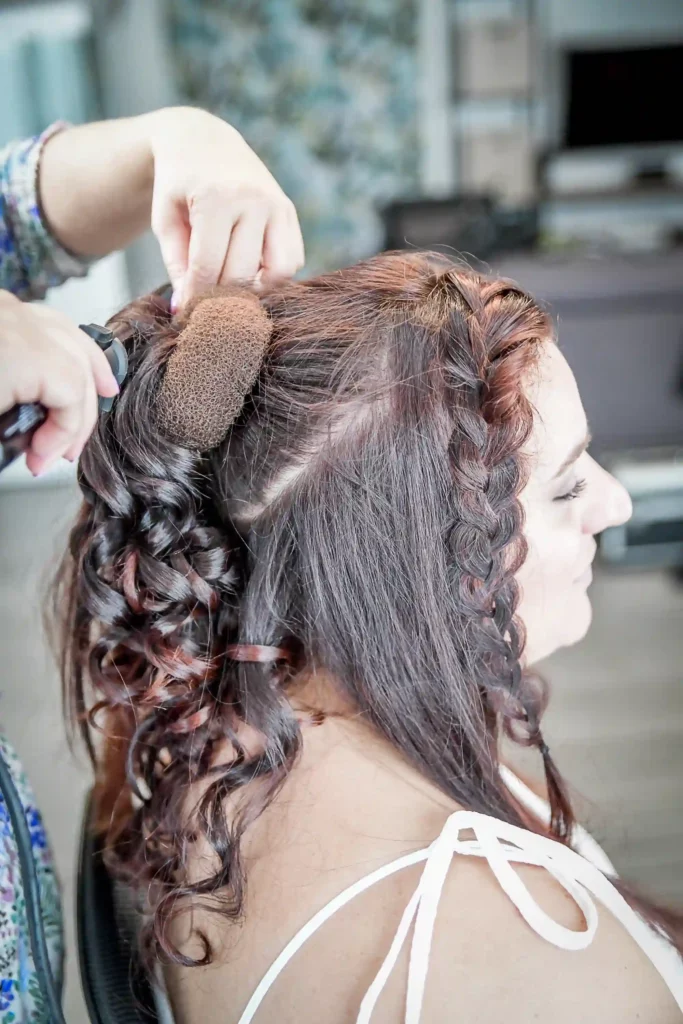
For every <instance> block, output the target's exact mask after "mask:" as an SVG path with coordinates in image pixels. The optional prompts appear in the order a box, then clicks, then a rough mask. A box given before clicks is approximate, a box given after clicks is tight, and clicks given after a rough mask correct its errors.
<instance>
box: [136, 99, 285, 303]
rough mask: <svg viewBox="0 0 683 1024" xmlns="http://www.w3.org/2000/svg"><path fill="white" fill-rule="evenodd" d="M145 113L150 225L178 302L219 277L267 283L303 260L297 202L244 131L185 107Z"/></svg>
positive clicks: (220, 281) (181, 301)
mask: <svg viewBox="0 0 683 1024" xmlns="http://www.w3.org/2000/svg"><path fill="white" fill-rule="evenodd" d="M146 117H147V118H148V123H149V126H150V146H151V150H152V156H153V159H154V191H153V199H152V229H153V231H154V233H155V234H156V236H157V238H158V240H159V244H160V245H161V251H162V255H163V258H164V262H165V263H166V267H167V270H168V273H169V276H170V278H171V281H172V283H173V286H174V289H175V292H176V302H177V304H178V305H182V304H183V303H184V302H186V301H187V300H188V299H190V298H191V297H192V296H193V295H195V294H197V293H198V292H201V291H204V290H206V289H207V288H209V287H211V286H212V285H215V284H226V283H228V282H229V281H233V280H250V281H256V282H257V283H259V282H260V283H261V284H263V285H268V284H271V283H273V281H276V280H278V279H283V278H287V277H291V276H292V275H293V274H295V273H296V271H297V270H299V269H300V268H301V267H302V266H303V263H304V246H303V240H302V237H301V230H300V228H299V221H298V219H297V215H296V210H295V209H294V205H293V203H292V202H291V200H290V199H288V198H287V196H286V195H285V194H284V192H283V191H282V189H281V188H280V186H279V185H278V183H277V182H276V181H275V179H274V178H273V176H272V174H271V173H270V171H269V170H268V169H267V168H266V166H265V165H264V164H263V163H262V162H261V160H259V158H258V157H257V156H256V154H255V153H254V152H253V150H252V149H250V148H249V146H248V145H247V143H246V142H245V141H244V139H243V138H242V136H241V135H240V134H239V132H238V131H236V129H234V128H232V127H231V126H230V125H229V124H226V123H225V122H224V121H221V120H220V119H219V118H217V117H214V116H213V115H211V114H208V113H206V112H205V111H203V110H194V109H191V108H185V107H178V108H170V109H167V110H159V111H155V112H154V113H153V114H149V115H146ZM257 275H258V278H257Z"/></svg>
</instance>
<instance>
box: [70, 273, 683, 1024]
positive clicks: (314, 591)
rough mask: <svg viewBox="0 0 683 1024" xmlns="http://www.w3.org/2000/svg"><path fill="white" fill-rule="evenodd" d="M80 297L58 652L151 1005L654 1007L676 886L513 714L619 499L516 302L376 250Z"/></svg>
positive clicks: (206, 1015) (456, 1009)
mask: <svg viewBox="0 0 683 1024" xmlns="http://www.w3.org/2000/svg"><path fill="white" fill-rule="evenodd" d="M110 326H111V327H112V329H114V330H115V331H116V333H117V334H118V335H119V336H120V337H122V338H124V339H126V344H127V346H128V350H129V357H130V373H129V377H128V380H127V382H126V383H125V384H124V386H123V388H122V391H121V395H120V397H119V398H118V399H117V402H116V404H115V406H114V409H113V411H112V413H111V414H109V415H108V417H106V418H102V419H101V421H100V424H99V427H98V429H97V431H96V433H95V434H94V435H93V437H92V439H91V440H90V441H89V443H88V445H87V446H86V449H85V451H84V453H83V456H82V460H81V468H80V479H81V487H82V490H83V495H84V504H83V508H82V511H81V514H80V517H79V520H78V522H77V524H76V526H75V527H74V530H73V533H72V537H71V544H70V554H69V555H68V557H67V559H66V562H65V564H64V566H63V568H62V570H61V574H60V578H59V581H58V589H57V608H58V610H59V612H60V614H61V616H62V627H61V628H62V637H63V652H62V654H63V660H62V667H63V674H64V684H65V692H66V697H67V699H68V702H69V707H70V709H71V713H72V716H73V719H74V721H76V722H78V723H80V725H81V727H82V728H83V730H84V731H85V733H86V735H88V736H89V738H90V740H91V749H92V750H93V756H94V758H95V763H96V768H97V778H98V794H99V795H98V815H99V825H100V827H102V828H103V829H104V830H105V831H106V832H107V836H108V847H109V856H110V863H111V867H112V870H113V871H115V872H116V873H117V875H118V877H119V878H120V879H122V880H123V881H124V882H126V883H127V884H128V885H129V886H132V887H133V888H134V889H135V890H136V891H137V892H138V893H139V895H140V898H141V910H142V913H143V914H144V926H143V929H142V939H143V942H144V944H145V949H146V953H147V956H148V958H149V962H150V964H154V963H157V964H159V963H161V964H163V978H164V982H165V987H166V989H167V993H168V998H169V1000H170V1004H171V1005H172V1007H173V1014H174V1018H175V1020H176V1021H178V1022H183V1024H188V1022H190V1024H193V1022H195V1021H196V1022H200V1021H201V1022H202V1024H204V1022H216V1024H218V1022H221V1024H238V1022H241V1024H247V1022H249V1021H251V1020H252V1019H253V1020H254V1021H255V1022H256V1024H260V1022H261V1021H263V1022H266V1021H274V1020H277V1021H297V1022H298V1024H307V1022H311V1024H312V1022H314V1021H315V1022H319V1021H325V1022H326V1024H342V1022H349V1021H359V1022H367V1021H370V1020H372V1021H373V1022H384V1024H394V1022H395V1024H398V1022H400V1021H403V1020H405V1021H407V1022H409V1024H417V1022H418V1021H422V1024H442V1022H443V1024H445V1022H449V1024H450V1022H453V1021H456V1020H457V1021H467V1022H468V1024H471V1022H474V1021H481V1022H486V1024H488V1022H492V1021H500V1020H505V1021H507V1022H508V1024H528V1022H529V1021H532V1020H547V1019H548V1018H549V1017H550V1015H551V1014H552V1017H553V1020H554V1021H555V1022H556V1024H569V1022H572V1024H574V1022H577V1021H581V1022H586V1021H595V1022H600V1024H612V1022H613V1024H617V1022H618V1024H624V1022H627V1021H636V1020H639V1021H644V1022H651V1024H665V1022H668V1021H674V1020H680V1016H681V1013H680V1011H681V1009H683V968H682V962H681V959H680V949H681V944H682V929H681V923H682V920H683V919H682V918H681V916H680V915H678V914H677V913H675V912H674V911H671V910H666V909H663V908H658V907H655V906H653V905H651V904H650V903H649V902H647V901H645V900H644V899H642V898H640V897H637V896H636V895H635V894H634V893H632V892H631V891H630V890H628V889H627V887H626V886H625V885H624V884H623V883H622V882H620V881H619V880H618V879H617V878H616V876H615V875H614V871H613V868H612V866H611V864H610V863H609V861H608V859H607V858H606V856H605V855H604V853H603V852H602V851H601V850H600V849H599V847H597V844H595V843H594V841H592V840H591V839H590V837H589V836H587V835H586V833H585V832H584V831H583V830H582V829H581V828H580V827H579V826H578V825H576V824H575V821H574V817H573V814H572V808H571V804H570V800H569V798H568V795H567V791H566V789H565V786H564V783H563V781H562V779H561V776H560V775H559V773H558V771H557V768H556V767H555V765H554V763H553V761H552V758H551V755H550V752H549V750H548V748H547V746H546V744H545V742H544V740H543V735H542V732H541V716H542V712H543V708H544V704H545V694H544V690H543V686H542V684H541V682H540V681H539V679H538V678H537V677H535V676H534V675H533V673H532V671H531V669H530V666H532V665H533V664H534V663H535V662H537V661H538V660H539V659H540V658H543V657H545V656H546V655H548V654H549V653H551V651H553V650H555V649H556V648H558V647H560V646H563V645H567V644H572V643H575V642H577V641H578V640H580V639H581V638H582V637H583V635H584V634H585V632H586V630H587V629H588V626H589V623H590V617H591V608H590V601H589V598H588V595H587V588H588V586H589V584H590V579H591V569H590V566H591V562H592V560H593V557H594V555H595V550H596V546H595V541H594V535H595V534H597V533H599V532H600V531H601V530H602V529H604V528H605V527H607V526H609V525H612V524H616V523H621V522H623V521H624V520H626V519H627V518H628V516H629V514H630V506H629V500H628V497H627V495H626V493H625V491H624V490H623V489H622V488H621V486H620V485H619V484H618V483H617V482H616V481H615V480H614V479H613V478H612V477H610V476H609V475H608V474H607V473H606V472H604V470H602V469H601V468H600V467H599V466H598V465H597V464H596V463H595V462H594V461H593V460H592V459H591V457H590V456H589V455H588V453H587V450H586V449H587V445H588V442H589V436H588V426H587V423H586V418H585V414H584V411H583V408H582V405H581V401H580V398H579V395H578V392H577V388H576V383H575V381H574V378H573V375H572V373H571V371H570V369H569V367H568V365H567V363H566V361H565V359H564V357H563V356H562V354H561V353H560V350H559V349H558V347H557V345H556V344H555V343H554V339H553V328H552V325H551V321H550V319H549V317H548V316H547V314H546V313H545V312H544V311H543V310H542V309H541V308H540V307H539V306H538V305H537V304H536V303H535V302H534V300H533V299H532V298H531V297H530V296H528V295H527V294H525V293H524V292H523V291H521V290H520V289H519V288H518V287H517V286H516V285H514V284H512V283H511V282H509V281H502V280H495V279H489V278H486V277H483V276H481V275H479V274H476V273H474V272H472V271H470V270H467V269H463V268H462V267H460V266H458V265H456V264H454V263H453V262H451V261H450V260H447V259H445V258H444V257H442V256H439V255H436V254H425V253H413V254H405V253H394V254H385V255H382V256H378V257H376V258H374V259H371V260H369V261H367V262H365V263H362V264H360V265H358V266H354V267H350V268H348V269H346V270H343V271H339V272H337V273H333V274H329V275H327V276H324V277H320V278H317V279H315V280H312V281H308V282H304V283H295V284H290V285H287V286H284V287H283V288H281V289H278V290H275V291H271V292H269V293H267V294H265V295H264V296H262V297H261V299H260V300H259V299H257V298H255V297H254V296H252V295H250V294H249V293H248V292H246V291H244V292H233V293H230V292H227V293H226V292H224V293H216V294H212V295H210V296H208V297H205V298H203V299H200V300H199V301H198V302H197V303H196V304H194V305H192V306H190V307H188V309H187V310H185V311H184V312H183V314H182V316H180V317H173V316H172V315H171V313H170V310H169V308H168V304H167V303H166V301H165V300H164V299H162V298H160V297H159V296H152V297H150V298H148V299H146V300H141V301H140V302H139V303H136V304H134V305H133V306H132V307H130V308H129V309H127V310H125V311H124V312H123V313H122V314H121V315H120V316H119V317H118V318H116V319H115V320H114V321H113V322H112V323H111V325H110ZM91 727H92V728H91ZM506 736H507V737H509V739H510V740H512V741H513V743H518V744H523V745H527V746H534V747H536V748H538V751H539V754H540V756H541V757H542V759H543V763H544V766H545V776H546V782H547V792H546V794H545V796H546V797H547V800H546V799H542V798H541V797H540V796H538V795H536V794H534V793H532V792H531V791H530V790H529V789H527V787H526V786H525V785H524V784H523V783H521V781H520V780H519V779H518V778H517V776H516V775H514V774H513V773H512V771H511V770H510V769H509V767H507V766H505V765H503V764H502V763H501V757H502V753H501V745H502V741H503V739H504V737H506ZM304 943H305V945H303V944H304ZM302 946H303V948H301V947H302ZM158 973H159V977H160V978H161V973H162V972H161V969H160V968H159V969H158Z"/></svg>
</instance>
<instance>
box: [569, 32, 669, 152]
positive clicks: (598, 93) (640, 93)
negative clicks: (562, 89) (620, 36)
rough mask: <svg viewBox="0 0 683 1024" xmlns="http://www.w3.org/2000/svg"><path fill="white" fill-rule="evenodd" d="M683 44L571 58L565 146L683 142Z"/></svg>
mask: <svg viewBox="0 0 683 1024" xmlns="http://www.w3.org/2000/svg"><path fill="white" fill-rule="evenodd" d="M682 87H683V45H678V46H651V47H639V48H637V49H620V50H580V51H579V50H576V51H573V52H570V53H568V54H567V120H566V126H565V139H564V142H565V146H566V147H567V149H585V148H589V147H593V146H632V145H642V144H649V145H653V144H655V145H656V144H660V143H675V142H682V141H683V102H681V96H682V91H681V90H682Z"/></svg>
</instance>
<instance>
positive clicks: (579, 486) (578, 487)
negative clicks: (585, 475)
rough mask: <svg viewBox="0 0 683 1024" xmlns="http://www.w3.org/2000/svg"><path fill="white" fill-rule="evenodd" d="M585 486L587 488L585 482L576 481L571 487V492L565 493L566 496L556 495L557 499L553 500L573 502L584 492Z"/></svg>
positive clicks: (586, 482)
mask: <svg viewBox="0 0 683 1024" xmlns="http://www.w3.org/2000/svg"><path fill="white" fill-rule="evenodd" d="M587 486H588V481H587V480H577V481H576V483H575V484H574V486H573V487H572V489H571V491H567V493H566V494H560V495H558V497H557V498H555V499H554V500H555V501H574V499H575V498H578V496H579V495H580V494H582V493H583V492H584V491H585V490H586V487H587Z"/></svg>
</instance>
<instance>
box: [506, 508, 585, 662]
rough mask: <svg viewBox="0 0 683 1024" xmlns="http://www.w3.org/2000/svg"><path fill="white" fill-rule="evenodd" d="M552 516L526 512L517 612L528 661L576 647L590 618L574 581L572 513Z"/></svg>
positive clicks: (577, 536) (576, 538)
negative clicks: (569, 647)
mask: <svg viewBox="0 0 683 1024" xmlns="http://www.w3.org/2000/svg"><path fill="white" fill-rule="evenodd" d="M552 512H553V510H551V513H550V515H548V513H547V510H545V509H544V510H542V511H537V510H535V509H534V508H533V507H530V508H528V509H527V510H526V529H525V536H526V539H527V544H528V547H529V553H528V556H527V559H526V561H525V563H524V565H523V566H522V568H521V569H520V571H519V572H518V574H517V580H518V582H519V585H520V603H519V606H518V609H517V611H518V614H519V616H520V618H521V620H522V622H523V623H524V626H525V630H526V636H527V641H526V650H525V660H527V661H528V663H533V662H536V661H540V660H541V659H542V658H546V657H548V655H550V654H552V653H553V651H554V650H557V648H559V647H563V646H566V645H567V644H572V643H576V642H577V641H578V640H580V639H581V638H582V637H583V636H584V635H585V633H586V630H587V629H588V627H589V625H590V620H591V607H590V602H589V600H588V597H587V594H586V589H585V588H584V587H580V586H578V585H577V583H576V579H577V576H578V575H579V573H580V572H581V569H582V568H583V566H582V565H581V558H582V549H583V546H584V540H583V538H582V534H581V529H580V527H579V525H578V524H576V523H575V522H574V517H573V516H572V515H570V514H564V512H563V514H562V515H559V514H558V515H557V516H556V517H555V516H553V514H552Z"/></svg>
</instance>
